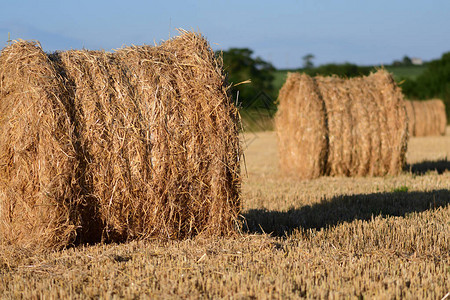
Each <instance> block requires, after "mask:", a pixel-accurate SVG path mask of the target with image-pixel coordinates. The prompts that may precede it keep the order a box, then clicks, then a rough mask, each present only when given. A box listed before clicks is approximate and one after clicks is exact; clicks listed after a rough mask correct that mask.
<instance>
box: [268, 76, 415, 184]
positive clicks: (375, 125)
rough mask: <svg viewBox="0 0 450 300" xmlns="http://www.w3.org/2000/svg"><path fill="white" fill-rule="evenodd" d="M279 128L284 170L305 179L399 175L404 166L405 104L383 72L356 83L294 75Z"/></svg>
mask: <svg viewBox="0 0 450 300" xmlns="http://www.w3.org/2000/svg"><path fill="white" fill-rule="evenodd" d="M275 124H276V128H277V134H278V141H279V155H280V168H281V169H282V171H283V172H285V173H288V174H291V175H295V176H297V177H299V178H302V179H310V178H316V177H318V176H323V175H328V176H336V175H344V176H366V175H370V176H383V175H386V174H398V173H399V172H401V170H402V167H403V165H404V163H405V153H406V141H407V122H406V112H405V106H404V101H403V98H402V95H401V91H400V90H399V88H398V87H397V86H396V85H395V83H394V81H393V79H392V77H391V76H390V75H389V74H388V73H387V72H386V71H384V70H380V71H378V72H377V73H375V74H371V75H370V76H367V77H362V78H352V79H341V78H338V77H335V76H333V77H321V76H316V77H314V78H311V77H309V76H307V75H304V74H303V75H300V74H295V73H293V74H289V75H288V78H287V81H286V83H285V84H284V85H283V87H282V89H281V90H280V94H279V107H278V112H277V115H276V118H275Z"/></svg>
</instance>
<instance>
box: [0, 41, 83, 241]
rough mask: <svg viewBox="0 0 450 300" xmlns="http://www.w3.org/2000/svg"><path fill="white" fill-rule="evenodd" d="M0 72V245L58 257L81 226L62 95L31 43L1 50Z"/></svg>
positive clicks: (47, 64) (46, 60) (57, 81)
mask: <svg viewBox="0 0 450 300" xmlns="http://www.w3.org/2000/svg"><path fill="white" fill-rule="evenodd" d="M0 70H1V71H0V242H4V243H7V244H16V245H20V246H22V247H25V248H33V249H40V248H50V249H58V248H61V247H62V246H65V245H67V244H68V243H70V242H72V241H73V240H74V239H75V236H76V229H77V227H78V226H79V225H80V222H79V216H78V214H77V207H78V206H79V204H80V201H81V200H80V197H79V192H80V190H79V187H78V186H77V182H76V174H75V173H74V170H76V169H77V159H76V157H77V154H76V149H75V146H74V144H73V140H74V137H73V124H72V121H71V116H70V115H69V114H68V113H67V107H68V106H70V103H69V102H68V97H67V90H66V89H65V87H64V85H63V82H62V80H61V78H60V77H59V76H58V73H57V71H56V70H55V68H54V67H53V65H52V63H51V61H50V59H49V58H48V56H47V55H46V54H45V53H44V52H43V51H42V49H41V47H40V46H39V45H38V44H36V43H31V42H17V43H14V44H13V45H11V46H9V47H6V48H4V49H3V50H2V53H1V55H0Z"/></svg>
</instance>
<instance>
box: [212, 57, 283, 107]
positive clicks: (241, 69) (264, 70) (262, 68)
mask: <svg viewBox="0 0 450 300" xmlns="http://www.w3.org/2000/svg"><path fill="white" fill-rule="evenodd" d="M217 54H218V55H220V54H222V55H223V65H224V69H225V72H227V73H228V81H229V82H230V83H231V84H239V83H241V82H244V81H246V80H251V83H246V84H241V85H237V86H234V87H233V88H232V90H233V94H234V95H236V92H237V91H239V99H240V101H241V102H243V105H244V106H245V105H246V104H247V103H248V102H249V101H252V100H253V98H254V97H255V96H257V95H258V94H259V93H260V92H264V93H266V94H267V95H269V96H270V97H272V98H273V99H275V98H276V93H277V91H274V88H273V85H272V82H273V78H274V77H273V72H274V71H275V68H274V67H273V66H272V64H271V63H269V62H267V61H264V60H263V59H261V58H260V57H256V58H253V57H252V56H253V51H252V50H251V49H248V48H230V49H229V50H227V51H223V52H221V53H217Z"/></svg>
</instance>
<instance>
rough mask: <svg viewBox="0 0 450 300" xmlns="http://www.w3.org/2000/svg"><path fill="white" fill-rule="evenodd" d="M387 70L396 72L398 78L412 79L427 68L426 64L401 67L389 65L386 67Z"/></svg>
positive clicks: (395, 76) (395, 75)
mask: <svg viewBox="0 0 450 300" xmlns="http://www.w3.org/2000/svg"><path fill="white" fill-rule="evenodd" d="M385 68H386V70H388V71H389V72H391V73H392V74H394V78H395V79H396V80H400V79H412V80H415V79H416V78H417V77H418V76H419V75H420V74H422V73H423V71H425V69H426V68H427V67H426V66H407V67H405V66H399V67H392V66H387V67H385Z"/></svg>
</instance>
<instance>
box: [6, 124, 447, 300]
mask: <svg viewBox="0 0 450 300" xmlns="http://www.w3.org/2000/svg"><path fill="white" fill-rule="evenodd" d="M449 133H450V128H449V127H448V128H447V135H446V136H443V137H420V138H411V139H410V141H409V144H408V152H407V161H408V167H407V170H405V171H404V172H403V173H402V174H401V175H400V176H396V177H376V178H344V177H333V178H332V177H322V178H319V179H315V180H309V181H298V180H296V179H293V178H284V177H283V176H281V175H280V174H279V171H278V158H277V147H276V135H275V133H274V132H260V133H248V134H246V135H245V136H243V147H244V150H245V165H244V164H243V166H242V176H243V183H242V201H243V212H242V220H243V228H242V232H241V233H239V234H237V235H236V236H234V237H224V238H209V237H205V236H201V237H198V238H196V239H193V240H184V241H156V240H155V241H152V242H145V243H144V242H131V243H126V244H119V245H118V244H111V245H94V246H85V247H78V248H71V249H68V250H64V251H60V252H55V253H47V254H39V255H30V254H28V253H24V252H23V251H18V250H17V249H11V248H3V249H1V252H0V295H1V297H2V298H4V299H16V298H27V299H29V298H31V299H33V298H34V299H64V298H69V297H70V298H74V299H86V298H94V299H95V298H101V299H119V298H126V299H138V298H139V299H145V298H152V299H154V298H164V299H171V298H172V299H175V298H190V299H197V298H233V299H253V298H255V299H265V298H270V299H273V298H283V299H289V298H329V299H339V298H359V299H361V298H366V299H371V298H380V299H389V298H393V299H395V298H407V299H442V298H444V297H445V295H446V294H447V293H448V292H450V162H448V161H447V158H449V157H450V135H449Z"/></svg>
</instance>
